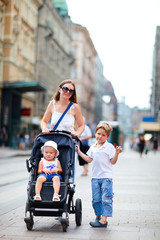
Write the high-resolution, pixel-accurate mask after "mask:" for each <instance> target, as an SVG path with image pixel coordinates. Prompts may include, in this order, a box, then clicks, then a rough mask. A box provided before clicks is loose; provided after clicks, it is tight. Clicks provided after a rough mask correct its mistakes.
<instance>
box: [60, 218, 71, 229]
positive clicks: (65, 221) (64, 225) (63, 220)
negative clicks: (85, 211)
mask: <svg viewBox="0 0 160 240" xmlns="http://www.w3.org/2000/svg"><path fill="white" fill-rule="evenodd" d="M61 225H62V229H63V232H67V227H68V225H69V223H68V221H67V219H64V218H62V219H61Z"/></svg>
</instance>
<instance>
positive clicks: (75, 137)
mask: <svg viewBox="0 0 160 240" xmlns="http://www.w3.org/2000/svg"><path fill="white" fill-rule="evenodd" d="M50 132H57V133H59V132H62V133H66V134H68V135H71V132H69V131H66V130H53V129H52V130H51V131H50ZM72 138H73V139H75V140H76V141H77V142H80V139H79V137H77V136H72Z"/></svg>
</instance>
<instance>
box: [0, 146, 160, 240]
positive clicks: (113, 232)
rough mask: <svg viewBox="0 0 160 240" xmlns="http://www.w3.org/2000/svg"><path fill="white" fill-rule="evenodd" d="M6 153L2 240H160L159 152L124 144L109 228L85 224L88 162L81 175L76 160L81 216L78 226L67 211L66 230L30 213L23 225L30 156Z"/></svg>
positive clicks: (1, 179) (0, 189) (0, 197)
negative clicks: (30, 227) (141, 150)
mask: <svg viewBox="0 0 160 240" xmlns="http://www.w3.org/2000/svg"><path fill="white" fill-rule="evenodd" d="M3 154H4V153H3ZM12 154H14V153H12ZM15 154H16V152H15ZM6 155H7V157H5V154H4V155H3V156H4V157H3V156H1V157H0V164H1V165H0V166H1V167H0V216H1V218H0V239H7V240H50V239H75V240H76V239H106V240H128V239H129V240H159V239H160V152H157V153H153V152H149V153H148V155H145V154H144V155H143V157H142V158H140V156H139V154H138V153H137V152H135V151H132V150H130V149H129V148H128V147H127V146H126V147H125V149H124V152H123V153H121V154H120V156H119V161H118V162H117V164H116V165H115V166H114V199H113V204H114V205H113V206H114V210H113V217H112V218H108V227H107V228H103V229H102V228H99V229H94V228H92V227H90V225H89V222H90V221H92V220H94V219H95V216H94V212H93V209H92V205H91V186H90V179H91V164H90V165H89V175H88V176H81V174H82V171H83V169H82V167H80V166H79V165H78V162H76V171H75V172H76V174H75V183H76V193H75V198H74V200H76V198H81V200H82V205H83V206H82V208H83V213H82V214H83V218H82V225H81V226H79V227H77V226H76V223H75V215H74V214H70V216H69V227H68V228H67V232H63V230H62V226H61V224H60V223H59V221H58V220H57V219H55V218H52V217H34V226H33V230H32V231H28V230H27V229H26V225H25V222H24V220H23V219H24V211H25V203H26V199H27V196H26V186H27V181H28V172H27V170H26V166H25V159H26V158H27V157H28V156H27V157H25V156H12V157H9V152H7V153H6Z"/></svg>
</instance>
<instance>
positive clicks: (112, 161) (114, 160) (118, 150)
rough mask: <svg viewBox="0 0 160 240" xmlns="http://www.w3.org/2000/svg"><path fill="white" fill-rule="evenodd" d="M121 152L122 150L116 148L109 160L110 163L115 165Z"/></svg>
mask: <svg viewBox="0 0 160 240" xmlns="http://www.w3.org/2000/svg"><path fill="white" fill-rule="evenodd" d="M121 152H122V148H121V147H120V146H117V147H116V152H115V155H114V157H113V158H111V159H110V161H111V163H112V164H113V165H114V164H116V162H117V160H118V156H119V153H121Z"/></svg>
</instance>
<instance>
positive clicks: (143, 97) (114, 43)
mask: <svg viewBox="0 0 160 240" xmlns="http://www.w3.org/2000/svg"><path fill="white" fill-rule="evenodd" d="M66 2H67V5H68V12H69V15H70V17H71V20H72V21H73V22H75V23H78V24H81V25H82V26H84V27H86V28H87V29H88V31H89V33H90V37H91V39H92V41H93V43H94V46H95V48H96V50H97V53H98V55H99V57H100V60H101V62H102V64H103V67H104V76H105V77H106V78H107V79H108V80H109V81H110V82H111V83H112V85H113V88H114V91H115V95H116V97H117V99H118V101H120V102H121V100H122V97H123V96H125V103H126V105H128V106H129V107H135V106H138V107H139V108H149V107H150V103H149V101H150V94H151V86H152V82H151V79H152V62H153V49H154V44H155V34H156V27H157V26H160V0H66Z"/></svg>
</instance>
